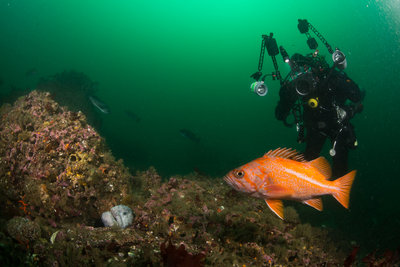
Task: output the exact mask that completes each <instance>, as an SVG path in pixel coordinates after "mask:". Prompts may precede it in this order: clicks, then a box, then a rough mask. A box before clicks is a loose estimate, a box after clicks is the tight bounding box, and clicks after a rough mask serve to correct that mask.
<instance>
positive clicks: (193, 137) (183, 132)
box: [179, 129, 200, 143]
mask: <svg viewBox="0 0 400 267" xmlns="http://www.w3.org/2000/svg"><path fill="white" fill-rule="evenodd" d="M179 133H180V134H181V135H182V136H183V137H186V138H187V139H189V140H191V141H193V142H195V143H199V142H200V138H199V137H197V136H196V135H195V134H194V133H193V132H192V131H190V130H188V129H180V130H179Z"/></svg>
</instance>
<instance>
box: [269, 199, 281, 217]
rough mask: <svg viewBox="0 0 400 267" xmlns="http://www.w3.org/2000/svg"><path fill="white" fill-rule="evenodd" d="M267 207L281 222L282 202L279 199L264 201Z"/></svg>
mask: <svg viewBox="0 0 400 267" xmlns="http://www.w3.org/2000/svg"><path fill="white" fill-rule="evenodd" d="M265 203H267V205H268V207H269V208H270V209H271V210H272V211H273V212H274V213H275V214H276V215H278V217H279V218H281V219H282V220H283V204H282V200H279V199H266V200H265Z"/></svg>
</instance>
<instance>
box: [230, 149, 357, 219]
mask: <svg viewBox="0 0 400 267" xmlns="http://www.w3.org/2000/svg"><path fill="white" fill-rule="evenodd" d="M331 173H332V172H331V167H330V165H329V163H328V161H327V160H326V159H325V158H324V157H319V158H317V159H315V160H312V161H306V160H305V159H304V157H303V155H302V154H299V153H297V152H296V150H291V149H286V148H278V149H276V150H274V151H269V152H268V153H266V154H265V155H264V156H263V157H261V158H258V159H255V160H253V161H251V162H249V163H247V164H245V165H243V166H241V167H239V168H236V169H234V170H232V171H230V172H229V173H228V174H227V175H226V176H225V177H224V180H225V181H226V182H227V183H228V184H230V185H231V186H232V187H233V188H235V189H236V190H238V191H241V192H245V193H249V194H250V195H251V196H254V197H259V198H263V199H264V200H265V202H266V203H267V205H268V207H269V208H270V209H271V210H272V211H273V212H274V213H275V214H276V215H278V216H279V218H281V219H283V205H282V199H289V200H296V201H300V202H303V203H304V204H307V205H310V206H311V207H313V208H315V209H317V210H319V211H322V200H321V198H320V197H321V196H322V195H332V196H333V197H334V198H336V200H337V201H339V203H340V204H342V205H343V207H345V208H346V209H347V208H348V207H349V195H350V189H351V186H352V184H353V181H354V177H355V175H356V171H355V170H354V171H351V172H349V173H348V174H346V175H345V176H343V177H341V178H338V179H336V180H335V181H329V180H328V179H329V178H330V177H331Z"/></svg>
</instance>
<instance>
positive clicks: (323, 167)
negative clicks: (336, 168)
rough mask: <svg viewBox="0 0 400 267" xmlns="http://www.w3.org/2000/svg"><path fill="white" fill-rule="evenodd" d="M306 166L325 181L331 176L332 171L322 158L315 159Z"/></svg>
mask: <svg viewBox="0 0 400 267" xmlns="http://www.w3.org/2000/svg"><path fill="white" fill-rule="evenodd" d="M308 164H309V165H310V166H312V167H314V168H316V169H317V170H318V171H319V172H320V173H321V174H322V175H323V176H324V177H325V179H329V178H331V176H332V169H331V165H329V162H328V161H327V160H326V158H324V157H319V158H316V159H314V160H312V161H310V162H308Z"/></svg>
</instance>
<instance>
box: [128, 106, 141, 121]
mask: <svg viewBox="0 0 400 267" xmlns="http://www.w3.org/2000/svg"><path fill="white" fill-rule="evenodd" d="M124 113H125V114H126V115H127V116H128V117H129V118H131V119H132V120H134V121H136V122H139V121H140V118H139V116H138V115H136V113H134V112H132V111H130V110H127V109H125V110H124Z"/></svg>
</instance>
